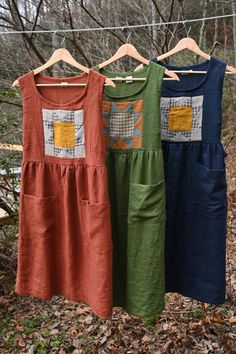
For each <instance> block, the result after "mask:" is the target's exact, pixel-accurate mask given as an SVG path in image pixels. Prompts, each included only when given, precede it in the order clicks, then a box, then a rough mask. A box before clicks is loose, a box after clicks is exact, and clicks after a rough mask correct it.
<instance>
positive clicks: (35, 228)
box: [21, 193, 59, 239]
mask: <svg viewBox="0 0 236 354" xmlns="http://www.w3.org/2000/svg"><path fill="white" fill-rule="evenodd" d="M58 202H59V200H58V197H57V196H56V195H52V196H48V197H36V196H34V195H31V194H25V193H23V195H22V203H23V205H22V213H21V215H22V227H23V235H22V236H23V238H28V237H31V238H32V239H35V238H36V237H37V238H41V239H44V238H55V237H57V233H58V222H59V219H58Z"/></svg>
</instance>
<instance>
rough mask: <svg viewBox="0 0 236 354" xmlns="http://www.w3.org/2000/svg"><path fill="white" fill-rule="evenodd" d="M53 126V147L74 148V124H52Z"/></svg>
mask: <svg viewBox="0 0 236 354" xmlns="http://www.w3.org/2000/svg"><path fill="white" fill-rule="evenodd" d="M53 125H54V146H58V147H74V146H75V123H73V122H53Z"/></svg>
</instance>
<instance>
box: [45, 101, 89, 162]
mask: <svg viewBox="0 0 236 354" xmlns="http://www.w3.org/2000/svg"><path fill="white" fill-rule="evenodd" d="M42 113H43V128H44V147H45V155H49V156H56V157H62V158H75V157H77V158H80V157H85V139H84V119H83V110H82V109H81V110H74V111H73V110H63V109H44V108H43V109H42ZM54 122H73V123H75V146H73V147H58V146H54V124H53V123H54Z"/></svg>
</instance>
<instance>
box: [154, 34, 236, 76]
mask: <svg viewBox="0 0 236 354" xmlns="http://www.w3.org/2000/svg"><path fill="white" fill-rule="evenodd" d="M184 49H189V50H190V51H191V52H193V53H195V54H197V55H199V56H200V57H202V58H205V59H207V60H210V59H211V56H210V55H208V54H206V53H205V52H203V51H202V50H201V49H200V48H199V46H198V45H197V43H196V42H195V40H194V39H192V38H189V37H186V38H182V39H181V40H180V41H179V42H178V43H177V45H176V46H175V47H174V48H173V49H171V50H169V51H168V52H166V53H164V54H162V55H160V56H159V57H157V60H158V61H160V60H163V59H165V58H168V57H170V56H171V55H174V54H176V53H178V52H180V51H182V50H184ZM226 70H227V71H226V74H236V68H234V67H233V66H229V65H227V66H226ZM171 71H172V70H171ZM173 71H174V72H175V73H176V72H177V73H182V74H187V73H191V74H205V73H206V71H205V70H200V71H199V70H173Z"/></svg>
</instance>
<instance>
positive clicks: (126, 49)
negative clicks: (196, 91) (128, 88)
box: [99, 43, 179, 82]
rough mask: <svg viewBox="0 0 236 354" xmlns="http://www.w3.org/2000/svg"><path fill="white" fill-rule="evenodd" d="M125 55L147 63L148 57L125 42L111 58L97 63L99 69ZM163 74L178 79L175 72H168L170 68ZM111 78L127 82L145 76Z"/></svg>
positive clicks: (138, 79) (139, 79)
mask: <svg viewBox="0 0 236 354" xmlns="http://www.w3.org/2000/svg"><path fill="white" fill-rule="evenodd" d="M126 55H128V56H130V57H132V58H134V59H136V60H138V61H141V63H143V64H146V65H149V60H148V59H145V58H144V57H143V56H141V55H140V54H139V52H138V51H137V49H136V48H135V47H134V46H133V45H132V44H130V43H126V44H123V45H122V46H121V47H120V48H119V49H118V50H117V52H116V53H115V54H114V55H113V56H112V57H111V58H109V59H108V60H106V61H104V62H103V63H101V64H99V69H102V68H104V67H105V66H107V65H109V64H111V63H113V62H114V61H116V60H118V59H120V58H122V57H124V56H126ZM165 75H167V76H169V77H170V78H171V79H174V80H177V81H179V77H178V76H177V75H176V74H175V73H173V72H170V70H168V69H166V70H165ZM111 80H113V81H126V82H129V80H132V81H141V80H146V78H133V77H132V76H128V77H127V78H121V77H114V78H111ZM164 80H165V79H164ZM169 80H170V79H169Z"/></svg>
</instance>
